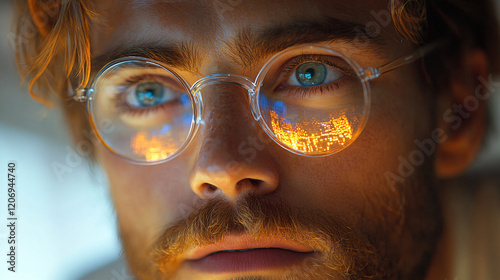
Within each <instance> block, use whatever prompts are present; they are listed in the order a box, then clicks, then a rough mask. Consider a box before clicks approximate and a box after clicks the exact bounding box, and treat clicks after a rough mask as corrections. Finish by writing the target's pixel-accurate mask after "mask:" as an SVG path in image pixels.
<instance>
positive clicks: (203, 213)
mask: <svg viewBox="0 0 500 280" xmlns="http://www.w3.org/2000/svg"><path fill="white" fill-rule="evenodd" d="M240 233H246V234H248V235H250V236H251V237H254V238H265V237H269V236H273V237H279V238H282V239H284V240H293V241H297V242H299V243H302V244H305V245H309V246H310V247H312V248H315V249H316V250H317V251H319V252H321V256H322V257H321V259H318V260H316V261H317V262H318V263H317V264H316V265H314V267H315V269H316V268H318V267H323V268H325V269H328V271H330V272H331V273H336V274H340V275H344V276H352V275H360V273H361V271H357V269H359V268H363V271H364V272H368V274H370V273H373V271H371V269H370V267H376V265H374V264H375V262H376V260H377V256H376V255H375V253H374V252H375V250H374V247H373V246H372V245H371V243H370V242H368V241H366V240H367V239H366V238H362V237H359V236H356V234H355V233H354V232H353V230H352V229H351V228H350V227H349V226H348V225H347V224H346V223H344V222H342V221H341V220H340V219H338V218H334V217H332V216H330V215H328V214H326V213H323V212H321V211H318V210H306V209H301V208H292V207H291V206H290V205H289V204H287V203H286V202H285V201H283V200H281V199H277V198H264V197H262V196H257V195H254V194H247V195H245V196H243V197H241V198H240V199H238V200H237V201H236V202H229V201H227V200H226V199H224V198H222V197H218V198H213V199H210V200H206V201H203V202H201V204H199V205H197V206H196V207H195V208H194V210H193V211H192V212H191V213H190V214H189V215H188V216H187V217H186V218H184V219H181V220H179V221H177V222H176V223H174V224H173V225H171V226H169V227H168V228H166V229H165V230H164V232H163V233H161V234H160V235H159V237H158V238H157V241H156V242H155V243H154V245H153V248H152V250H151V257H152V260H153V262H154V266H155V268H156V271H155V274H156V275H157V276H161V277H162V278H165V279H168V276H172V275H174V274H175V271H176V270H177V269H178V268H179V266H180V265H181V264H182V261H183V259H182V254H183V253H184V252H185V251H186V250H188V249H190V248H193V247H197V246H204V245H208V244H213V243H217V242H219V241H221V240H222V239H223V238H224V236H226V235H228V234H240ZM362 240H364V241H362ZM364 272H363V275H364ZM371 276H373V274H371Z"/></svg>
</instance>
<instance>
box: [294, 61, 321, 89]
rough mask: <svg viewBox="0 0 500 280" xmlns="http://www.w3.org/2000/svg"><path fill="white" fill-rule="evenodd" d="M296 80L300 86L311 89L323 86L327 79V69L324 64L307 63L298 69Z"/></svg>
mask: <svg viewBox="0 0 500 280" xmlns="http://www.w3.org/2000/svg"><path fill="white" fill-rule="evenodd" d="M295 73H296V78H297V81H298V82H299V83H300V85H302V86H305V87H309V86H316V85H320V84H322V83H323V82H324V81H325V79H326V68H325V66H324V65H323V64H322V63H317V62H307V63H304V64H302V65H300V66H299V67H298V68H297V71H296V72H295Z"/></svg>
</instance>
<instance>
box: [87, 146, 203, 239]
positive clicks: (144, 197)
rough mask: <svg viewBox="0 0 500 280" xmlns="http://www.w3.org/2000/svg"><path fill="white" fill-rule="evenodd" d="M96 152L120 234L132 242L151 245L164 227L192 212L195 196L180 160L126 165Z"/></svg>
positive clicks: (104, 150) (99, 150)
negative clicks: (106, 181) (106, 179)
mask: <svg viewBox="0 0 500 280" xmlns="http://www.w3.org/2000/svg"><path fill="white" fill-rule="evenodd" d="M96 150H97V157H98V160H99V162H100V164H101V165H102V167H103V168H104V169H105V171H106V173H107V175H108V179H109V186H110V193H111V197H112V199H113V203H114V206H115V209H116V213H117V218H118V220H119V223H120V230H121V231H126V232H127V234H128V235H130V236H134V242H140V243H143V242H152V241H154V240H155V236H156V235H157V234H158V233H160V231H161V230H162V229H163V228H164V227H165V226H166V225H167V224H169V223H171V222H173V221H174V220H175V219H177V218H179V217H180V216H182V215H183V214H185V213H189V212H190V211H191V209H192V205H193V203H194V201H195V196H194V194H193V193H192V191H191V189H190V187H189V182H188V180H187V178H189V176H188V173H187V170H188V169H187V168H182V167H183V166H185V163H184V162H183V161H184V160H185V159H183V158H182V157H178V158H176V159H174V160H172V161H170V162H167V163H163V164H157V165H150V166H148V165H136V164H132V163H129V162H126V161H124V160H122V159H120V158H118V157H117V156H115V155H114V154H112V153H111V152H110V151H108V150H107V148H106V147H104V146H103V145H101V144H97V149H96ZM136 237H137V238H136ZM141 245H149V244H141Z"/></svg>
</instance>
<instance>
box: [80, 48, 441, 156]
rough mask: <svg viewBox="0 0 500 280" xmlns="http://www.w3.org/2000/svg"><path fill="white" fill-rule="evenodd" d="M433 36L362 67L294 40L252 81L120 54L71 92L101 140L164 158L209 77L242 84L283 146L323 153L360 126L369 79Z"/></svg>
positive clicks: (126, 151) (194, 120)
mask: <svg viewBox="0 0 500 280" xmlns="http://www.w3.org/2000/svg"><path fill="white" fill-rule="evenodd" d="M439 44H440V43H433V44H429V45H427V46H424V47H422V48H420V49H418V50H417V51H416V52H414V53H413V54H411V55H409V56H406V57H403V58H399V59H396V60H394V61H392V62H390V63H387V64H385V65H383V66H380V67H376V68H373V67H368V68H361V67H360V66H359V65H358V64H357V63H356V62H355V61H353V60H351V59H349V58H348V57H346V56H345V55H343V54H341V53H338V52H336V51H335V50H333V49H331V48H329V47H325V46H322V45H301V46H295V47H291V48H288V49H286V50H284V51H282V52H280V53H278V54H276V55H274V56H273V57H272V58H271V59H270V60H269V61H268V62H267V63H266V64H265V65H264V66H263V68H262V69H261V71H260V72H259V74H258V75H257V78H256V79H255V81H251V80H250V79H248V78H246V77H242V76H237V75H231V74H214V75H210V76H207V77H204V78H202V79H200V80H198V81H197V82H195V83H194V84H193V85H191V86H190V85H189V84H188V83H187V82H186V80H185V79H184V78H183V77H181V76H180V75H179V74H178V73H177V72H175V71H174V70H172V69H169V67H168V66H167V65H165V64H163V63H161V62H158V61H154V60H151V59H147V58H142V57H124V58H120V59H117V60H114V61H112V62H110V63H108V64H107V65H106V66H104V68H103V69H101V71H100V72H99V73H98V74H97V76H96V77H95V78H94V80H93V81H92V83H91V86H90V87H89V88H83V89H78V90H76V91H75V94H74V96H73V97H74V99H75V100H77V101H81V102H87V111H88V115H89V120H90V123H91V126H92V128H93V129H94V131H95V133H96V135H97V137H98V138H99V139H100V141H101V142H102V143H103V144H104V145H105V146H107V148H109V150H111V151H112V152H113V153H115V154H116V155H118V156H120V157H122V158H123V159H126V160H128V161H131V162H134V163H137V164H155V163H161V162H165V161H168V160H170V159H172V158H174V157H175V156H177V155H178V154H179V153H181V152H182V151H183V150H184V148H186V146H187V145H188V144H189V142H190V141H191V139H192V138H193V136H194V135H195V134H196V131H197V130H198V128H199V126H200V124H201V123H202V112H203V99H202V95H203V94H202V90H203V88H204V87H206V86H208V85H212V84H214V83H230V84H237V85H239V86H241V87H243V88H245V89H246V90H247V91H248V97H249V98H248V100H249V103H250V107H251V112H252V114H253V117H254V118H255V120H256V121H257V122H258V123H259V124H260V126H261V127H262V129H263V130H264V131H265V132H266V133H267V134H268V135H269V136H270V137H271V138H272V139H273V140H274V141H275V142H276V143H277V144H278V145H280V146H281V147H283V148H285V149H286V150H288V151H290V152H292V153H295V154H299V155H304V156H326V155H331V154H334V153H337V152H339V151H341V150H343V149H345V148H346V147H347V146H349V145H350V144H352V143H353V142H354V140H355V139H356V138H357V137H358V136H359V134H360V133H361V131H362V130H363V127H364V126H365V124H366V122H367V119H368V114H369V111H370V98H371V95H370V81H371V80H373V79H375V78H377V77H379V76H380V75H381V74H383V73H386V72H389V71H392V70H394V69H397V68H399V67H401V66H403V65H406V64H408V63H411V62H413V61H415V60H417V59H419V58H421V57H423V56H424V55H426V54H427V53H428V52H430V51H431V50H433V49H434V48H436V47H437V45H439ZM110 127H112V129H109V128H110Z"/></svg>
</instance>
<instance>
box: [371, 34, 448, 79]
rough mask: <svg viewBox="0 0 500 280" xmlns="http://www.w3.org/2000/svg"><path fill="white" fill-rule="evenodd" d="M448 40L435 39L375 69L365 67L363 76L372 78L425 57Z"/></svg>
mask: <svg viewBox="0 0 500 280" xmlns="http://www.w3.org/2000/svg"><path fill="white" fill-rule="evenodd" d="M447 42H448V40H446V39H443V40H439V41H436V42H433V43H430V44H428V45H425V46H423V47H421V48H419V49H417V50H416V51H415V52H413V53H412V54H410V55H407V56H404V57H401V58H398V59H396V60H393V61H391V62H389V63H387V64H384V65H382V66H380V67H377V68H375V69H373V68H371V67H370V68H367V69H366V70H365V71H364V72H363V74H364V76H365V79H366V80H373V79H375V78H377V77H378V76H380V75H382V74H384V73H387V72H390V71H393V70H396V69H398V68H400V67H402V66H405V65H407V64H410V63H412V62H414V61H416V60H418V59H420V58H423V57H425V56H426V55H427V54H429V53H430V52H432V51H434V50H436V49H437V48H439V47H441V46H443V45H444V44H446V43H447Z"/></svg>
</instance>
